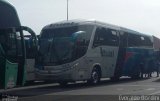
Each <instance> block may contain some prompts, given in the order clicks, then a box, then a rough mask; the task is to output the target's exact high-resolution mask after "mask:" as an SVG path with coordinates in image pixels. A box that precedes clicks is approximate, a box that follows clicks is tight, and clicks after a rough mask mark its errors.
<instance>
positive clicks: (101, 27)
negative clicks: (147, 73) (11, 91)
mask: <svg viewBox="0 0 160 101" xmlns="http://www.w3.org/2000/svg"><path fill="white" fill-rule="evenodd" d="M128 33H133V35H134V34H135V35H141V36H145V35H143V34H141V33H139V32H136V31H132V30H129V29H125V28H122V27H119V26H115V25H110V24H106V23H102V22H98V21H84V20H70V21H62V22H58V23H54V24H50V25H47V26H45V27H44V28H43V29H42V31H41V34H40V37H39V53H38V58H37V60H36V77H37V79H41V80H53V81H56V82H59V83H60V84H61V85H65V84H67V83H68V82H74V81H81V80H87V81H88V82H89V83H93V84H96V83H98V82H99V81H100V79H101V78H112V79H118V78H119V77H120V76H122V75H123V71H124V70H123V66H124V63H125V59H126V50H127V49H126V47H127V45H128ZM148 37H149V36H148ZM148 37H147V38H148ZM149 38H150V37H149ZM148 45H150V46H151V48H152V42H151V40H149V44H148ZM138 73H140V72H138ZM128 76H137V75H130V74H128ZM138 76H139V75H138Z"/></svg>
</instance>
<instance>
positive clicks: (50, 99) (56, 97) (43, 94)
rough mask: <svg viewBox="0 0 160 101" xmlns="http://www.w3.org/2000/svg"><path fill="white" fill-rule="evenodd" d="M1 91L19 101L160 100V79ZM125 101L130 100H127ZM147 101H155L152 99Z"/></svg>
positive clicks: (55, 85) (43, 86)
mask: <svg viewBox="0 0 160 101" xmlns="http://www.w3.org/2000/svg"><path fill="white" fill-rule="evenodd" d="M0 92H1V93H3V94H8V95H10V96H16V97H18V101H120V100H121V101H122V99H123V96H124V95H130V96H131V95H132V96H138V97H139V95H141V97H142V98H145V96H146V98H147V97H152V98H153V99H155V100H153V101H160V96H158V95H160V77H155V75H154V77H152V78H146V79H139V80H132V79H130V78H121V79H120V80H119V81H116V82H113V81H110V80H103V81H101V82H100V84H99V85H96V86H91V85H87V84H86V83H83V82H81V83H77V84H69V85H68V86H67V87H64V88H62V87H59V86H58V84H44V85H38V86H36V85H34V86H27V87H22V88H15V89H12V90H0ZM153 95H157V96H153ZM123 101H129V100H128V99H127V98H126V100H125V99H123ZM136 101H137V100H136ZM138 101H140V100H138ZM143 101H144V100H143ZM146 101H151V99H149V98H148V99H146Z"/></svg>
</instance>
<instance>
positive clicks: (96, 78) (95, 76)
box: [87, 69, 101, 84]
mask: <svg viewBox="0 0 160 101" xmlns="http://www.w3.org/2000/svg"><path fill="white" fill-rule="evenodd" d="M100 78H101V75H100V70H98V69H93V71H92V73H91V78H90V79H89V80H88V81H87V82H88V83H89V84H98V83H99V82H100Z"/></svg>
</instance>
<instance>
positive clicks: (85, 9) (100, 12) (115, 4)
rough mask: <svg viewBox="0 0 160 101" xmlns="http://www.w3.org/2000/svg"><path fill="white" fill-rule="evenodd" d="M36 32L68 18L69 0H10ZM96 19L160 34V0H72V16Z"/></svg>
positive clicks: (72, 17) (23, 21) (26, 23)
mask: <svg viewBox="0 0 160 101" xmlns="http://www.w3.org/2000/svg"><path fill="white" fill-rule="evenodd" d="M7 1H8V2H10V3H11V4H12V5H14V6H15V8H16V9H17V12H18V15H19V18H20V21H21V24H22V25H23V26H28V27H30V28H32V29H33V30H34V31H35V32H36V34H40V31H41V29H42V28H43V27H44V26H46V25H48V24H51V23H55V22H58V21H63V20H66V19H67V17H66V15H67V14H66V12H67V0H7ZM71 19H95V20H98V21H102V22H106V23H110V24H114V25H118V26H122V27H126V28H129V29H132V30H135V31H139V32H141V33H145V34H149V35H154V36H157V37H159V38H160V0H69V20H71Z"/></svg>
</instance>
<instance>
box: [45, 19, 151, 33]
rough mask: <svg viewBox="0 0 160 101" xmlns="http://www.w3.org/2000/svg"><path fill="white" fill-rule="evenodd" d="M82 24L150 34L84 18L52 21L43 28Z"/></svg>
mask: <svg viewBox="0 0 160 101" xmlns="http://www.w3.org/2000/svg"><path fill="white" fill-rule="evenodd" d="M81 24H90V25H99V26H104V27H107V28H112V29H115V30H121V31H124V32H128V33H132V34H139V35H145V36H150V35H146V34H143V33H140V32H138V31H134V30H131V29H128V28H124V27H120V26H117V25H112V24H108V23H104V22H101V21H97V20H82V19H78V20H65V21H60V22H56V23H52V24H49V25H46V26H45V27H44V28H43V29H50V28H56V27H65V26H76V25H81Z"/></svg>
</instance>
